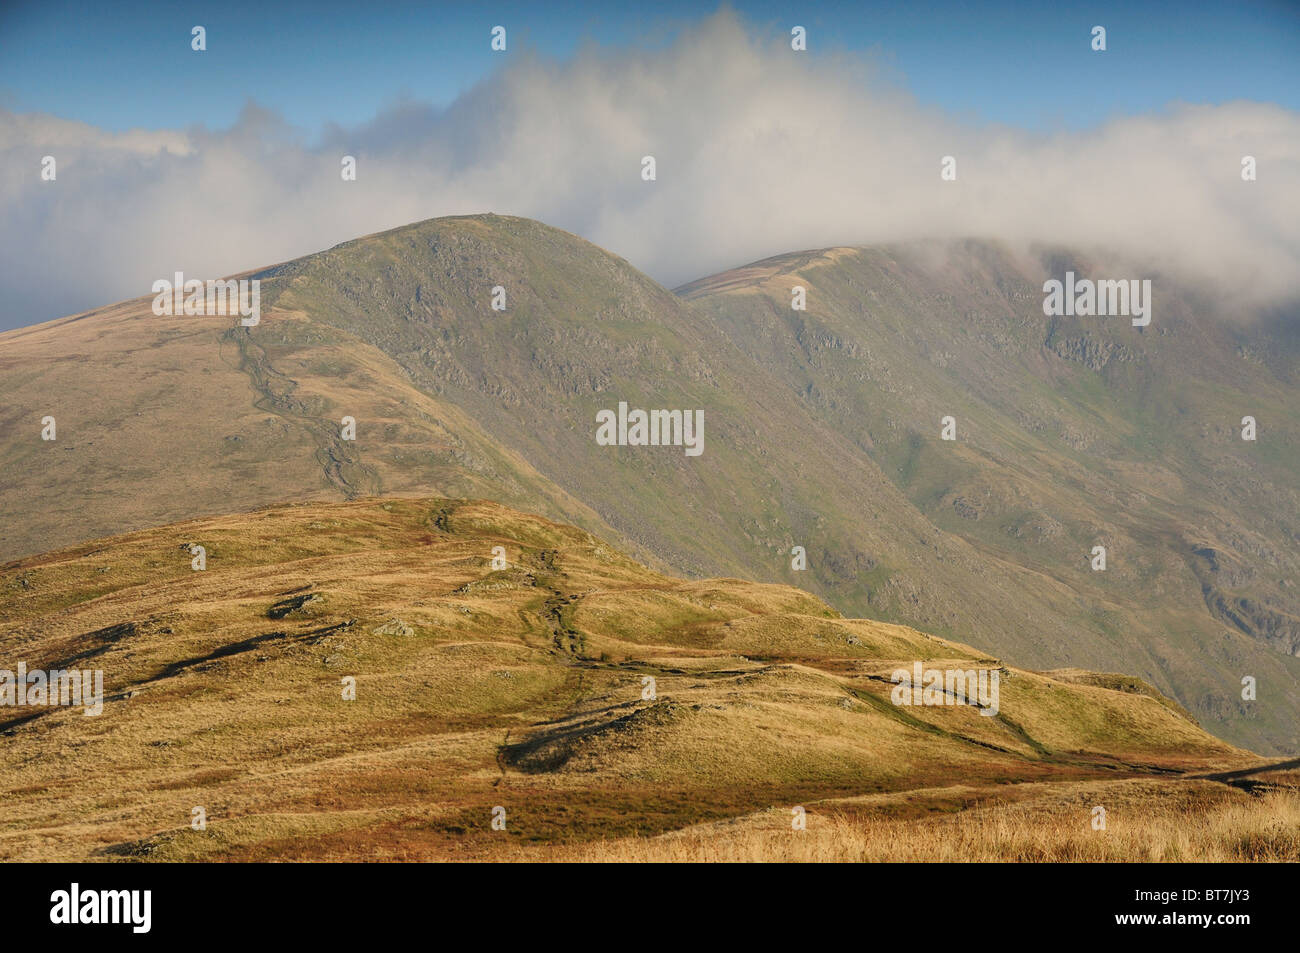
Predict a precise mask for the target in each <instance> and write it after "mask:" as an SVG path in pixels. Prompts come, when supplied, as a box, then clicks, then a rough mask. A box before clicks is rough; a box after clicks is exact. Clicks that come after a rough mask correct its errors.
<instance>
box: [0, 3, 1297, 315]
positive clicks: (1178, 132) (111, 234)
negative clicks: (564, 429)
mask: <svg viewBox="0 0 1300 953" xmlns="http://www.w3.org/2000/svg"><path fill="white" fill-rule="evenodd" d="M511 56H512V58H513V59H512V61H511V63H510V65H509V66H508V67H506V68H505V69H503V70H502V71H501V72H500V73H498V74H497V75H495V76H494V77H492V78H491V79H489V80H487V81H485V82H484V83H482V84H480V85H479V86H477V87H475V88H474V89H472V90H470V91H469V92H467V93H466V94H465V95H463V96H462V97H461V98H460V99H459V100H457V101H456V102H455V103H453V104H452V105H451V106H450V107H449V108H447V109H434V108H433V107H430V106H427V105H423V104H419V103H409V102H407V103H401V104H398V105H395V106H393V107H391V108H390V109H387V110H385V111H384V112H383V113H381V114H380V115H378V116H377V117H376V118H375V119H374V120H373V121H372V122H370V123H368V124H366V125H365V126H363V127H360V128H355V129H341V128H337V127H332V128H330V129H329V130H327V131H326V133H325V134H324V136H323V137H322V139H321V141H320V142H319V143H316V144H309V143H308V142H307V139H306V137H305V136H304V135H303V134H302V133H301V132H299V131H297V130H294V129H293V128H292V127H290V126H288V125H287V124H286V123H284V122H283V121H282V120H281V119H280V118H278V117H277V116H275V115H273V114H270V113H267V112H265V111H263V110H261V109H259V108H257V107H256V106H252V105H250V106H249V107H248V108H247V109H246V110H245V112H244V114H243V116H242V117H241V119H240V121H239V122H238V123H237V124H236V125H235V126H234V127H233V128H231V129H228V130H221V131H211V130H206V129H203V128H201V127H198V128H191V129H188V130H170V131H159V132H145V131H133V132H128V133H122V134H112V133H107V132H103V131H101V130H97V129H94V128H93V127H90V126H86V125H85V124H82V123H76V122H69V121H65V120H61V119H57V118H52V117H48V116H33V115H15V114H12V113H5V112H3V111H0V166H2V167H3V168H4V169H5V175H4V177H3V179H0V217H2V218H3V221H4V226H3V230H2V233H0V301H3V302H4V308H3V311H0V326H14V325H18V324H23V323H28V322H31V321H36V320H43V319H47V318H53V317H57V316H59V315H61V314H64V313H67V312H71V311H75V310H81V309H85V308H89V307H92V306H96V305H99V304H105V303H108V302H110V301H113V300H118V299H121V298H125V297H131V296H135V295H139V294H144V293H147V291H148V288H149V285H150V283H151V282H152V281H153V280H154V279H155V278H157V277H159V276H163V275H169V274H171V273H172V272H173V271H177V270H180V271H185V272H186V273H190V274H194V275H196V276H197V275H204V276H206V275H216V274H226V273H231V272H236V271H241V270H246V269H249V268H253V267H258V266H261V265H266V264H271V263H274V262H277V261H282V260H284V259H287V258H293V257H296V256H299V255H302V254H306V253H309V252H312V251H316V250H319V249H321V248H323V247H327V246H329V245H332V244H336V243H338V242H341V241H346V240H348V239H350V238H355V237H357V236H359V235H362V234H366V233H369V232H374V231H378V230H380V229H384V228H390V227H393V226H397V225H402V224H405V223H408V222H412V221H417V220H420V219H423V218H429V217H433V216H437V215H449V214H464V213H470V212H484V211H494V212H500V213H504V214H515V215H524V216H528V217H532V218H537V219H540V220H542V221H544V222H547V223H549V224H552V225H557V226H559V227H562V228H566V229H568V230H570V231H574V232H577V233H578V234H580V235H583V236H584V237H586V238H588V239H590V240H591V241H593V242H595V243H597V244H599V245H601V246H603V247H606V248H608V249H609V250H611V251H613V252H615V253H617V254H619V255H622V256H623V257H625V258H627V259H628V260H629V261H631V262H632V263H633V264H634V265H636V266H638V267H640V268H641V269H643V270H644V271H646V272H648V273H649V274H650V275H652V276H653V277H655V278H657V279H659V280H660V281H662V282H663V283H665V284H667V285H669V286H673V285H676V284H679V283H682V282H685V281H688V280H691V279H693V278H697V277H701V276H703V275H706V274H708V273H710V272H713V271H717V270H721V269H723V268H727V267H732V266H735V265H739V264H743V263H745V262H748V261H751V260H753V259H756V258H761V257H764V256H767V255H772V254H777V253H780V252H784V251H793V250H797V249H802V248H809V247H819V246H825V245H833V244H866V243H875V242H885V241H895V240H906V239H914V238H925V237H932V236H933V237H952V236H984V237H992V238H999V239H1002V240H1004V241H1009V242H1012V243H1021V242H1029V241H1047V242H1052V243H1059V244H1065V245H1078V246H1083V247H1100V248H1105V249H1109V250H1111V251H1113V252H1118V253H1121V254H1125V255H1133V256H1137V257H1139V258H1150V259H1151V260H1152V262H1153V264H1155V265H1159V266H1161V267H1164V268H1175V269H1182V270H1184V271H1186V272H1188V273H1190V274H1194V275H1198V276H1212V277H1213V278H1215V279H1217V280H1218V281H1219V282H1220V284H1221V286H1222V287H1224V288H1226V289H1229V290H1232V291H1234V292H1239V293H1241V294H1249V295H1255V296H1262V297H1269V296H1281V295H1286V294H1295V293H1296V285H1295V281H1296V276H1297V275H1300V267H1297V266H1298V265H1300V216H1297V215H1296V214H1295V210H1296V209H1297V208H1300V115H1298V114H1296V113H1294V112H1291V111H1288V110H1285V109H1282V108H1280V107H1277V106H1272V105H1264V104H1257V103H1246V102H1240V103H1232V104H1227V105H1223V106H1196V105H1174V106H1171V107H1170V108H1169V109H1168V110H1167V111H1166V112H1165V113H1164V114H1163V115H1160V116H1151V117H1140V118H1126V119H1120V120H1116V121H1114V122H1112V123H1110V124H1108V125H1106V126H1104V127H1101V128H1098V129H1094V130H1089V131H1085V132H1072V133H1057V134H1036V133H1029V132H1025V131H1021V130H1017V129H1012V128H1007V127H988V126H984V127H981V126H974V125H971V124H969V123H965V122H962V121H959V120H957V119H955V118H953V117H950V116H947V115H945V114H943V113H942V112H940V111H938V110H935V109H932V108H924V107H922V106H920V105H918V104H917V103H916V102H915V101H913V100H912V99H911V98H910V97H909V96H907V95H906V94H905V93H904V92H902V91H900V90H899V89H897V88H896V87H893V86H891V85H888V84H883V83H881V82H879V81H877V80H876V79H874V78H873V73H872V72H871V70H870V68H869V65H868V64H865V63H861V62H856V61H854V60H851V59H848V58H843V57H841V58H837V59H827V58H824V57H818V56H816V55H813V54H808V53H801V54H796V53H793V52H791V51H790V49H789V46H788V43H787V42H786V40H785V39H784V38H777V39H775V40H770V41H769V40H766V39H758V38H756V37H755V36H754V35H753V34H752V33H750V32H749V31H748V30H747V28H746V27H745V26H743V25H742V24H741V23H740V21H739V20H738V19H737V18H736V17H735V16H734V15H733V14H730V13H722V14H719V15H718V16H716V17H714V18H713V19H711V20H710V21H708V22H707V23H705V24H703V25H702V26H700V27H699V28H697V29H695V30H693V31H689V32H685V33H683V35H681V36H680V37H679V38H678V39H677V40H676V41H675V42H674V43H673V44H672V45H670V46H668V47H665V48H662V49H658V50H653V51H649V50H640V49H637V50H627V49H620V50H616V51H609V50H604V51H602V50H600V49H597V48H594V47H588V48H584V49H583V50H582V51H581V52H579V53H578V54H577V56H576V57H575V58H574V59H573V60H572V61H569V62H565V63H563V64H559V63H554V62H549V61H546V60H542V59H539V58H536V57H531V56H528V55H524V56H518V55H516V54H513V53H512V54H511ZM47 153H48V154H53V155H54V156H55V157H56V159H57V160H58V163H59V165H58V180H57V182H55V183H47V182H42V181H40V179H39V163H40V157H41V156H42V155H45V154H47ZM344 154H353V155H356V156H357V157H358V160H359V176H358V181H356V182H348V183H345V182H342V181H341V180H340V177H339V160H340V157H341V156H342V155H344ZM645 154H653V155H654V156H655V157H656V159H657V164H658V181H657V182H655V183H646V182H643V181H642V180H641V177H640V168H641V166H640V160H641V157H642V155H645ZM1246 154H1250V155H1254V156H1255V157H1256V159H1257V160H1258V163H1259V181H1257V182H1254V183H1245V182H1242V180H1241V176H1240V161H1241V157H1242V156H1243V155H1246ZM944 155H953V156H956V157H957V168H958V179H957V182H955V183H946V182H942V181H940V178H939V165H940V157H942V156H944Z"/></svg>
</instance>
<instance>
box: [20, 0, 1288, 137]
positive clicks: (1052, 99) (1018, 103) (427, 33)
mask: <svg viewBox="0 0 1300 953" xmlns="http://www.w3.org/2000/svg"><path fill="white" fill-rule="evenodd" d="M731 6H732V7H733V8H734V9H736V10H737V11H738V12H739V13H740V14H741V15H742V16H743V17H744V18H745V19H746V20H747V21H748V22H749V23H751V24H752V25H754V26H756V27H759V28H768V27H770V29H771V30H772V32H773V33H777V32H782V31H788V29H789V27H790V26H791V25H793V24H796V23H797V24H801V25H803V26H805V27H807V28H808V30H809V37H810V49H809V52H810V54H811V55H814V56H816V55H819V54H827V53H831V52H833V51H835V50H848V51H854V52H859V53H860V52H864V51H865V52H868V53H870V54H871V55H872V56H873V58H875V59H877V60H878V62H879V63H880V64H881V65H882V66H883V67H884V68H885V69H886V75H888V76H889V77H890V79H891V80H892V81H893V82H895V83H897V84H899V85H901V86H903V87H904V88H906V89H909V90H910V91H911V92H912V93H914V94H915V95H916V96H917V98H918V99H919V100H920V101H921V102H922V103H924V104H932V105H935V106H939V107H942V108H943V109H945V110H947V111H949V112H951V113H955V114H956V115H958V116H960V117H961V118H962V119H964V120H967V121H970V122H974V123H983V122H999V123H1006V124H1010V125H1015V126H1020V127H1024V128H1028V129H1034V130H1053V129H1071V130H1073V129H1082V128H1088V127H1090V126H1094V125H1096V124H1098V123H1100V122H1103V121H1105V120H1106V119H1108V118H1111V117H1113V116H1115V115H1117V114H1135V113H1148V112H1153V111H1157V110H1159V109H1160V108H1161V107H1163V106H1165V105H1166V104H1168V103H1171V102H1175V101H1181V102H1192V103H1216V104H1217V103H1223V102H1228V101H1231V100H1235V99H1248V100H1255V101H1262V102H1272V103H1277V104H1280V105H1283V106H1286V107H1288V108H1291V109H1298V108H1300V4H1296V3H1284V2H1238V3H1230V4H1228V3H1224V4H1219V3H1196V2H1179V3H1159V2H1152V3H1140V2H1136V3H1077V2H1069V0H1060V2H1051V3H1029V2H1025V3H1010V2H1004V3H997V2H993V3H987V4H974V3H952V2H946V3H941V2H912V3H906V4H875V3H871V2H852V3H833V2H832V3H802V2H790V3H778V2H743V0H736V2H733V3H732V4H731ZM716 9H717V4H713V3H707V4H706V3H698V2H682V0H660V2H655V3H642V4H636V3H603V4H602V3H577V2H567V3H566V2H546V0H534V2H528V3H474V4H464V3H461V4H440V3H436V2H435V3H430V2H424V3H383V2H380V3H333V2H330V0H318V2H311V3H306V2H302V3H300V2H285V3H274V2H269V3H268V2H265V0H263V2H257V3H251V2H246V0H223V2H214V3H139V2H131V0H122V2H115V3H90V2H83V3H71V2H58V0H53V2H52V0H40V2H27V0H5V2H3V3H0V107H3V108H6V109H9V110H12V111H16V112H44V113H49V114H52V115H55V116H59V117H62V118H67V119H78V120H83V121H85V122H88V123H91V124H93V125H96V126H100V127H103V128H105V129H111V130H123V129H128V128H137V127H140V128H149V129H158V128H184V127H187V126H190V125H192V124H195V123H201V124H204V125H206V126H208V127H209V128H224V127H228V126H230V125H231V124H233V123H234V122H235V120H236V118H237V116H238V114H239V111H240V109H241V108H242V107H243V105H244V104H245V103H246V102H247V101H248V100H249V99H252V100H254V101H256V102H257V103H259V104H260V105H262V106H265V107H269V108H271V109H273V110H276V111H278V112H280V113H281V114H282V115H283V116H284V117H285V119H287V120H288V121H289V122H290V123H292V124H294V125H295V126H298V127H300V128H302V129H304V130H307V131H309V132H311V133H313V134H316V133H318V132H319V131H320V130H321V129H322V128H323V127H324V126H325V124H327V123H330V122H337V123H340V124H342V125H345V126H352V125H356V124H358V123H361V122H364V121H365V120H367V119H369V118H371V117H373V116H374V115H375V113H376V112H377V111H379V110H380V109H381V108H383V107H385V106H387V105H391V104H392V103H393V102H394V101H396V100H398V99H400V98H403V97H409V98H413V99H416V100H422V101H428V102H432V103H434V104H438V105H442V104H446V103H449V102H450V101H452V100H453V99H454V98H455V97H456V96H457V95H458V94H459V93H461V92H463V91H464V90H466V89H468V88H469V87H471V86H472V85H473V84H474V83H475V82H476V81H478V80H480V79H481V78H483V77H484V76H486V75H487V74H489V73H490V72H491V71H493V70H494V69H497V68H499V67H500V66H501V65H503V63H504V61H505V59H506V57H510V56H512V55H518V54H519V53H520V52H522V51H524V50H526V49H532V50H535V51H537V52H539V53H540V54H542V55H544V56H546V57H551V58H558V59H564V58H566V57H568V56H570V55H572V53H573V52H574V51H575V50H576V49H577V47H578V46H579V44H581V43H583V42H595V43H597V44H599V45H601V46H610V45H614V46H617V45H622V44H628V43H634V44H638V45H642V46H654V45H656V44H665V43H667V42H668V41H670V40H671V38H672V36H673V35H674V33H675V32H676V31H679V30H683V29H690V28H691V25H692V24H693V23H697V22H699V21H700V20H701V19H702V18H703V17H706V16H707V15H709V14H710V13H712V12H713V11H715V10H716ZM498 23H499V24H502V25H505V26H506V27H507V29H508V31H509V39H510V50H509V51H508V52H507V53H506V54H504V55H502V54H493V53H492V52H490V50H489V48H488V31H489V30H490V28H491V27H492V26H493V25H495V24H498ZM195 24H202V25H203V26H205V27H206V28H207V32H208V50H207V52H206V53H204V54H201V55H200V54H196V53H193V52H191V50H190V48H189V37H190V28H191V27H192V26H193V25H195ZM1094 24H1101V25H1103V26H1105V27H1106V29H1107V31H1108V46H1109V49H1108V51H1107V52H1106V53H1105V54H1094V53H1092V51H1091V50H1090V49H1089V45H1088V41H1089V30H1090V28H1091V27H1092V26H1093V25H1094Z"/></svg>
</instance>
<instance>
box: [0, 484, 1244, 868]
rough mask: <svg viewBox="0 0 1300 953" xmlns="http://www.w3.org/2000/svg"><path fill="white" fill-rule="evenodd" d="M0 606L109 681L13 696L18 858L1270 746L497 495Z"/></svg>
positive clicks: (4, 835) (9, 651)
mask: <svg viewBox="0 0 1300 953" xmlns="http://www.w3.org/2000/svg"><path fill="white" fill-rule="evenodd" d="M193 544H198V545H202V546H204V547H205V549H206V553H207V568H206V569H204V570H203V571H201V572H199V571H194V570H193V569H192V568H191V565H190V553H189V547H190V546H191V545H193ZM497 547H501V549H502V550H503V551H504V554H505V558H506V560H507V564H506V565H505V566H504V567H494V566H493V563H492V560H493V558H494V556H495V555H499V552H498V551H496V548H497ZM0 617H3V618H4V619H6V620H7V621H6V622H5V623H4V624H3V625H2V626H0V658H3V659H6V660H22V661H24V662H25V663H26V665H27V666H28V668H29V669H38V668H39V669H42V670H49V669H66V668H70V667H76V668H86V669H92V668H93V669H98V670H100V671H102V672H103V678H104V691H105V695H106V701H105V703H104V708H103V712H102V714H101V715H99V716H98V717H94V718H88V717H85V716H84V715H83V713H82V711H81V710H80V709H79V708H66V707H65V708H48V707H37V706H33V707H28V708H20V709H3V708H0V765H2V766H3V770H0V779H2V780H0V857H2V858H4V859H6V860H9V859H73V858H89V859H93V858H104V859H112V858H115V857H139V858H146V857H147V858H153V859H183V858H195V857H207V858H213V859H240V858H263V859H271V858H290V859H294V858H298V859H305V858H322V857H335V858H337V857H352V858H362V857H365V858H393V859H426V858H432V857H455V856H478V855H485V854H491V853H492V852H493V851H500V850H502V849H510V848H512V847H513V846H516V845H519V844H521V843H525V844H532V845H536V846H545V845H548V844H555V843H557V842H565V841H568V842H581V841H591V840H594V839H600V838H605V837H610V836H627V835H631V834H634V833H639V834H641V835H644V834H647V833H654V832H657V831H663V830H671V829H676V828H680V827H684V826H686V825H690V824H694V823H698V822H701V821H709V820H714V819H718V818H725V817H734V816H738V815H743V814H750V813H752V812H754V811H758V810H762V809H765V808H767V807H768V806H769V805H771V804H773V803H779V804H787V805H794V804H802V803H804V802H809V803H812V802H813V801H816V800H818V799H826V798H844V797H854V796H861V795H864V794H873V793H884V794H888V793H891V792H893V793H898V792H907V791H911V790H914V789H931V788H936V787H945V786H952V785H960V786H961V788H960V790H961V791H962V792H963V793H962V795H961V796H963V797H964V796H965V792H967V791H969V790H970V787H971V786H973V785H988V786H989V787H990V789H992V788H993V787H995V786H996V788H997V790H998V791H1000V792H1004V794H1003V796H1014V795H1007V794H1005V792H1007V791H1009V790H1011V787H1009V785H1011V786H1012V787H1013V786H1014V783H1017V782H1031V781H1032V782H1035V783H1036V784H1038V785H1041V784H1043V783H1050V784H1054V785H1061V786H1062V787H1061V788H1060V790H1061V791H1068V790H1070V787H1069V786H1070V785H1073V784H1075V783H1079V782H1085V781H1088V780H1089V779H1107V780H1113V779H1116V778H1124V777H1142V776H1146V777H1163V778H1168V777H1171V776H1173V775H1180V776H1181V775H1183V774H1186V773H1188V772H1205V771H1209V770H1224V769H1232V768H1237V769H1241V768H1246V767H1249V766H1252V765H1256V764H1259V763H1260V762H1259V760H1258V759H1257V758H1255V757H1253V756H1251V755H1249V754H1247V753H1245V752H1242V751H1240V750H1237V749H1234V748H1232V747H1230V746H1229V745H1227V744H1225V743H1223V742H1221V741H1219V740H1217V739H1215V738H1213V737H1211V736H1210V735H1208V734H1206V733H1205V732H1204V731H1202V730H1201V729H1199V728H1198V727H1197V726H1196V725H1195V724H1194V723H1193V722H1192V721H1191V720H1190V719H1189V718H1188V717H1187V716H1186V715H1185V714H1184V713H1183V712H1181V711H1180V710H1179V709H1178V707H1177V706H1176V705H1174V704H1172V703H1171V702H1169V701H1168V700H1167V699H1163V698H1161V697H1159V696H1158V695H1157V694H1156V693H1155V692H1154V691H1153V690H1151V689H1150V687H1149V686H1145V685H1142V684H1141V683H1140V682H1136V681H1129V682H1128V683H1126V684H1122V685H1116V686H1115V687H1108V686H1110V685H1112V684H1113V680H1111V679H1108V678H1101V677H1092V676H1085V675H1084V674H1083V673H1077V672H1074V673H1061V675H1060V676H1057V675H1055V674H1053V673H1050V672H1045V673H1044V672H1031V671H1026V670H1022V669H1017V668H1014V667H1010V666H1006V665H1004V664H1003V663H1002V662H1001V660H999V659H996V658H991V657H988V656H986V655H985V654H984V653H983V652H981V651H979V650H978V649H974V648H971V647H970V646H967V645H962V644H958V643H953V642H948V641H946V640H943V639H938V638H934V637H932V636H930V635H927V634H925V633H922V632H918V631H916V630H913V629H909V628H906V627H903V626H898V625H892V624H888V623H881V622H872V621H865V620H853V619H846V618H844V617H842V616H841V615H840V614H839V613H837V612H835V611H833V610H832V609H830V608H829V607H828V606H826V605H825V604H824V603H822V602H821V601H820V600H818V599H816V598H815V597H813V596H811V595H810V594H808V593H805V592H801V591H799V590H797V589H793V588H790V587H787V586H778V585H759V584H754V583H746V582H741V581H739V580H733V579H713V580H703V581H693V582H692V581H684V580H680V579H675V578H672V577H669V576H665V575H663V574H660V573H658V572H655V571H652V570H650V569H647V568H645V567H644V566H642V565H640V564H638V563H636V562H634V561H632V560H630V559H628V558H626V557H624V556H622V555H620V554H619V553H618V552H616V551H615V550H613V549H612V548H611V547H609V546H608V545H607V544H605V543H603V542H602V541H601V540H599V539H597V538H595V537H593V536H590V535H589V534H587V533H586V532H584V531H581V530H578V529H576V528H573V527H567V526H562V525H557V524H554V523H551V522H549V521H547V520H544V519H541V518H539V517H534V516H529V515H526V514H522V513H519V512H516V511H512V510H509V509H506V508H504V507H501V506H499V505H496V504H492V503H483V502H467V501H452V500H440V499H434V500H410V499H403V500H379V499H375V500H358V501H353V502H349V503H336V504H298V505H294V506H288V507H280V508H274V509H267V510H261V511H256V512H253V513H249V514H247V515H228V516H221V517H213V518H208V519H202V520H195V521H190V522H186V523H180V524H176V525H172V526H167V527H163V528H160V529H153V530H148V531H144V532H139V533H134V534H131V535H128V536H123V537H118V538H112V539H105V540H99V541H96V542H94V543H91V544H87V545H84V546H80V547H76V548H73V549H68V550H64V551H60V552H57V553H52V554H48V555H44V556H38V557H31V558H28V559H24V560H21V561H19V562H17V563H11V564H9V565H6V566H4V567H0ZM917 662H920V663H921V664H922V665H923V666H925V667H926V668H940V669H949V668H960V669H980V668H982V669H989V668H996V669H998V670H999V671H1000V672H1001V676H1002V678H1001V683H1000V684H1001V691H1000V698H999V699H998V704H997V711H996V713H995V714H994V715H992V716H988V715H985V714H981V713H980V712H979V711H978V710H977V709H976V708H974V707H970V706H967V705H960V706H951V705H939V706H930V707H926V706H917V707H901V706H899V705H896V704H894V703H893V701H891V690H892V688H893V683H892V682H891V680H890V675H891V673H892V672H893V671H894V670H895V669H897V668H900V667H901V668H910V667H911V666H912V665H913V664H914V663H917ZM349 678H350V679H354V680H355V689H356V696H355V700H347V699H345V698H344V697H343V696H344V687H346V686H345V683H346V681H347V679H349ZM650 679H653V680H654V685H653V691H652V692H648V691H647V683H648V681H649V680H650ZM68 752H75V762H69V761H68V760H67V753H68ZM1034 789H1035V790H1038V788H1037V787H1035V788H1034ZM991 793H992V792H991V791H990V795H989V796H991ZM924 796H925V797H934V796H935V793H934V792H933V791H930V792H929V793H927V794H926V795H924ZM1105 803H1112V802H1111V801H1109V800H1106V801H1105ZM498 806H500V807H504V808H505V811H506V818H507V828H506V832H498V831H494V830H493V829H492V827H491V819H492V810H493V808H494V807H498ZM195 808H202V809H203V812H204V816H205V817H206V822H207V826H206V829H203V830H197V829H194V828H193V827H192V826H191V820H192V817H193V816H194V815H193V811H194V809H195ZM787 815H788V809H787ZM1085 819H1086V810H1085V812H1084V813H1083V814H1080V815H1079V823H1080V824H1084V823H1085ZM786 824H787V827H788V821H787V822H786Z"/></svg>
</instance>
